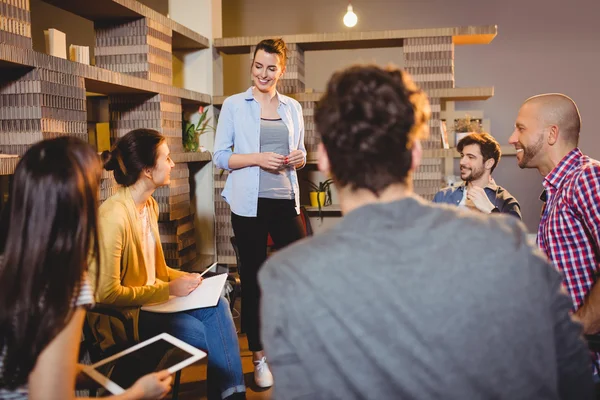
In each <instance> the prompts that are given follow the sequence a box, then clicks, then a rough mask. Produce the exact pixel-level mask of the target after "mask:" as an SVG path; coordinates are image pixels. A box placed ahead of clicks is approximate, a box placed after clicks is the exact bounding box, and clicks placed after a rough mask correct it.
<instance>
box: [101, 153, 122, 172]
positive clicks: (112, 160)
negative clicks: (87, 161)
mask: <svg viewBox="0 0 600 400" xmlns="http://www.w3.org/2000/svg"><path fill="white" fill-rule="evenodd" d="M101 157H102V163H103V164H104V169H105V170H107V171H114V170H115V169H116V168H117V165H118V162H117V157H115V156H114V155H113V153H112V152H110V151H108V150H104V151H103V152H102V156H101Z"/></svg>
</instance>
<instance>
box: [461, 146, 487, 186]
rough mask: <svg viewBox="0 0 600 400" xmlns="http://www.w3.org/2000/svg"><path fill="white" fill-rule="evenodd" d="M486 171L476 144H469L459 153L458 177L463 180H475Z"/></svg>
mask: <svg viewBox="0 0 600 400" xmlns="http://www.w3.org/2000/svg"><path fill="white" fill-rule="evenodd" d="M485 172H486V169H485V166H484V162H483V155H481V149H480V148H479V145H478V144H469V145H467V146H465V147H464V148H463V149H462V152H461V153H460V178H461V179H462V180H463V181H465V182H470V181H475V180H477V179H479V178H481V177H482V176H483V174H484V173H485Z"/></svg>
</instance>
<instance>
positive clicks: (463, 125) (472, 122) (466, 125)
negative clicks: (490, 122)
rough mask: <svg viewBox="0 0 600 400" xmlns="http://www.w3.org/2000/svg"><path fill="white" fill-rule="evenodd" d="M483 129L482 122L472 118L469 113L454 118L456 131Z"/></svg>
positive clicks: (479, 130)
mask: <svg viewBox="0 0 600 400" xmlns="http://www.w3.org/2000/svg"><path fill="white" fill-rule="evenodd" d="M481 129H482V127H481V122H480V121H479V120H477V119H471V117H470V116H468V115H466V116H465V118H460V119H457V120H454V132H481Z"/></svg>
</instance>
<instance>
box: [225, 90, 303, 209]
mask: <svg viewBox="0 0 600 400" xmlns="http://www.w3.org/2000/svg"><path fill="white" fill-rule="evenodd" d="M277 98H278V99H279V106H278V107H277V113H278V114H279V116H280V117H281V120H282V121H283V123H285V126H286V127H287V129H288V134H289V140H288V142H289V146H290V152H291V151H293V150H301V151H302V153H304V163H306V148H305V147H304V118H303V116H302V107H301V106H300V103H298V102H297V101H296V100H294V99H292V98H290V97H287V96H284V95H282V94H280V93H277ZM232 146H233V150H232ZM250 153H260V104H259V103H258V102H257V101H256V100H255V99H254V96H253V94H252V87H251V88H249V89H248V90H247V91H245V92H244V93H238V94H236V95H233V96H230V97H228V98H227V99H225V101H224V102H223V107H222V108H221V114H220V115H219V123H218V125H217V135H216V137H215V154H214V163H215V165H216V166H217V167H218V168H221V169H225V170H228V171H229V176H228V177H227V182H225V188H224V189H223V192H222V193H221V196H223V198H224V199H225V201H226V202H227V203H228V204H229V206H230V207H231V211H232V212H233V213H235V214H237V215H240V216H242V217H256V215H257V208H258V186H259V176H260V167H258V166H252V167H245V168H240V169H235V170H232V169H231V168H229V158H231V155H232V154H250ZM290 172H291V173H290V180H291V182H292V187H293V189H294V194H295V197H296V199H295V200H296V212H297V213H298V214H300V188H299V186H298V175H297V174H296V170H295V169H291V171H290Z"/></svg>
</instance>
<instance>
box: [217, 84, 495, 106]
mask: <svg viewBox="0 0 600 400" xmlns="http://www.w3.org/2000/svg"><path fill="white" fill-rule="evenodd" d="M426 92H427V95H428V96H429V97H431V98H440V99H443V100H446V101H482V100H487V99H489V98H490V97H492V96H494V87H493V86H490V87H486V86H482V87H463V88H448V89H429V90H427V91H426ZM322 95H323V92H311V93H291V94H286V96H289V97H291V98H293V99H296V100H298V101H299V102H303V103H304V102H317V101H319V99H321V96H322ZM227 97H229V96H213V98H212V104H213V105H214V106H215V107H220V106H222V105H223V102H224V101H225V99H226V98H227Z"/></svg>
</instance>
